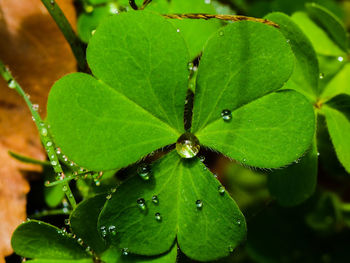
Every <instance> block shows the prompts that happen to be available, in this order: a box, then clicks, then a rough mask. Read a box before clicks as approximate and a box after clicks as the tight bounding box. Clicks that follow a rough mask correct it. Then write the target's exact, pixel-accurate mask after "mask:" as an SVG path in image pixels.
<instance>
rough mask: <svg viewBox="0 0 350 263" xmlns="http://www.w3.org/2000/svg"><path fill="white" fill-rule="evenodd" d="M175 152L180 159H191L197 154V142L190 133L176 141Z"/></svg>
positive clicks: (198, 146)
mask: <svg viewBox="0 0 350 263" xmlns="http://www.w3.org/2000/svg"><path fill="white" fill-rule="evenodd" d="M176 150H177V153H178V154H179V155H180V156H181V157H182V158H193V157H195V156H196V155H197V154H198V153H199V150H200V145H199V140H198V139H197V137H196V136H194V135H193V134H192V133H189V132H186V133H184V134H182V135H181V136H180V138H179V139H178V140H177V142H176Z"/></svg>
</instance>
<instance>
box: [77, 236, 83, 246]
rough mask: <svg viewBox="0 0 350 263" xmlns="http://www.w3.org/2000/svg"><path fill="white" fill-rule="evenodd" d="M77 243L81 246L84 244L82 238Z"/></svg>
mask: <svg viewBox="0 0 350 263" xmlns="http://www.w3.org/2000/svg"><path fill="white" fill-rule="evenodd" d="M77 242H78V243H79V244H80V245H82V244H83V240H82V239H81V238H80V237H79V238H78V239H77Z"/></svg>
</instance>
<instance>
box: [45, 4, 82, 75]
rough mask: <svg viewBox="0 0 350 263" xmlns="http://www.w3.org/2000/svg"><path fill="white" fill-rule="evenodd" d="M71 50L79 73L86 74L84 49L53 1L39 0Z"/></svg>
mask: <svg viewBox="0 0 350 263" xmlns="http://www.w3.org/2000/svg"><path fill="white" fill-rule="evenodd" d="M41 2H42V3H43V4H44V5H45V7H46V9H47V10H48V11H49V13H50V15H51V17H52V18H53V20H54V21H55V22H56V24H57V26H58V27H59V29H60V30H61V32H62V34H63V35H64V37H65V38H66V40H67V42H68V43H69V45H70V48H71V49H72V52H73V54H74V56H75V58H76V60H77V63H78V69H79V71H82V72H86V70H87V63H86V59H85V48H84V44H83V43H82V42H81V40H80V39H79V37H78V36H77V35H76V34H75V32H74V30H73V28H72V26H71V25H70V23H69V22H68V19H67V18H66V16H65V15H64V13H63V12H62V10H61V8H60V7H59V5H58V4H57V3H56V1H55V0H41Z"/></svg>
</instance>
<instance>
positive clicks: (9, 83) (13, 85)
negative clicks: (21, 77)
mask: <svg viewBox="0 0 350 263" xmlns="http://www.w3.org/2000/svg"><path fill="white" fill-rule="evenodd" d="M7 86H8V87H9V88H10V89H14V88H16V82H15V81H14V80H13V79H10V80H9V81H8V82H7Z"/></svg>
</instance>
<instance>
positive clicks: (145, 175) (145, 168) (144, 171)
mask: <svg viewBox="0 0 350 263" xmlns="http://www.w3.org/2000/svg"><path fill="white" fill-rule="evenodd" d="M137 174H138V175H139V176H140V177H141V178H142V179H143V180H145V181H147V180H149V178H150V175H151V167H150V166H149V165H148V164H142V165H141V166H139V167H138V168H137Z"/></svg>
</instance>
